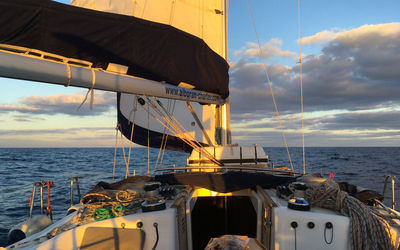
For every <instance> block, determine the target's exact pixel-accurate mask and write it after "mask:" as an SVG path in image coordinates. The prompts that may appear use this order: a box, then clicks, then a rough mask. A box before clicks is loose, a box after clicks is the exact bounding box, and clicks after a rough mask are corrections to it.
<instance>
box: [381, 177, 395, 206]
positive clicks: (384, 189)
mask: <svg viewBox="0 0 400 250" xmlns="http://www.w3.org/2000/svg"><path fill="white" fill-rule="evenodd" d="M389 178H390V179H392V209H393V210H394V209H395V208H396V201H395V199H394V184H395V181H394V179H395V178H396V176H393V175H386V176H385V184H384V185H383V193H382V195H383V200H382V202H383V201H384V199H385V193H386V187H387V184H388V180H389Z"/></svg>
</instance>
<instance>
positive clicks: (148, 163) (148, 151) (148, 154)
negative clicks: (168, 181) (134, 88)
mask: <svg viewBox="0 0 400 250" xmlns="http://www.w3.org/2000/svg"><path fill="white" fill-rule="evenodd" d="M147 107H149V103H147ZM147 175H150V115H149V112H147Z"/></svg>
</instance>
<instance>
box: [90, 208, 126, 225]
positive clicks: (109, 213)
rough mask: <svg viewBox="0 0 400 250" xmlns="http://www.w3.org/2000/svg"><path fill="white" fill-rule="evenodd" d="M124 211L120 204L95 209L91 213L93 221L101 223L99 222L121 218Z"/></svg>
mask: <svg viewBox="0 0 400 250" xmlns="http://www.w3.org/2000/svg"><path fill="white" fill-rule="evenodd" d="M125 209H127V208H125V207H124V206H122V205H121V204H117V205H115V206H113V207H101V208H97V209H96V210H94V212H93V219H94V220H95V221H101V220H106V219H111V218H115V217H119V216H122V215H123V214H124V210H125ZM128 209H129V208H128Z"/></svg>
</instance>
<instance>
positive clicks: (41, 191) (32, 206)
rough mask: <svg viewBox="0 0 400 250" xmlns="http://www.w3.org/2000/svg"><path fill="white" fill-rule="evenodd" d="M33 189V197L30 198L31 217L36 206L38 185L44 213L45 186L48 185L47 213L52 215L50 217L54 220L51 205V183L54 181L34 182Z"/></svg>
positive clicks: (41, 210)
mask: <svg viewBox="0 0 400 250" xmlns="http://www.w3.org/2000/svg"><path fill="white" fill-rule="evenodd" d="M32 185H33V189H32V193H31V198H30V200H29V218H32V214H33V208H34V207H35V194H36V187H39V188H40V214H44V205H43V186H44V185H46V186H47V209H46V210H47V211H46V215H48V216H50V219H51V220H53V218H52V213H51V207H50V185H53V182H52V181H38V182H33V183H32Z"/></svg>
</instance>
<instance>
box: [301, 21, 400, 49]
mask: <svg viewBox="0 0 400 250" xmlns="http://www.w3.org/2000/svg"><path fill="white" fill-rule="evenodd" d="M399 33H400V23H397V22H393V23H384V24H373V25H372V24H369V25H368V24H367V25H363V26H360V27H358V28H355V29H350V30H340V29H339V28H333V29H332V30H324V31H321V32H318V33H316V34H315V35H312V36H307V37H303V38H302V40H301V41H302V44H304V45H307V44H326V43H329V42H333V43H335V42H338V43H341V44H348V45H351V46H354V45H356V46H358V45H361V44H362V43H374V42H376V41H377V40H380V39H381V38H389V39H393V38H396V37H398V36H399Z"/></svg>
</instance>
